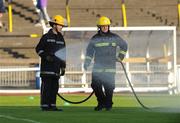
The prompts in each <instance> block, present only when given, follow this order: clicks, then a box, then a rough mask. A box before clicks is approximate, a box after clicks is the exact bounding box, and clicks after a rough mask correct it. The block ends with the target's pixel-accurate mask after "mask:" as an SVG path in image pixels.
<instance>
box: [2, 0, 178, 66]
mask: <svg viewBox="0 0 180 123" xmlns="http://www.w3.org/2000/svg"><path fill="white" fill-rule="evenodd" d="M5 2H6V7H7V2H8V0H5ZM65 5H66V0H50V1H49V2H48V13H49V15H50V17H52V16H53V15H55V14H61V15H63V16H64V17H65V16H66V11H65ZM125 5H126V10H127V21H128V26H178V17H177V15H178V13H177V0H171V1H169V0H143V1H140V0H125ZM12 7H13V32H12V33H9V32H8V27H7V26H8V13H7V12H6V14H5V15H4V19H3V20H4V22H5V28H3V29H1V30H0V35H7V37H3V38H1V39H0V43H1V45H0V55H1V58H6V59H8V60H9V59H13V58H14V59H17V58H21V59H24V60H28V59H29V61H31V60H30V59H38V56H37V55H36V54H35V52H34V50H33V49H34V47H35V46H36V44H37V42H38V41H39V39H38V38H29V37H10V36H9V37H8V35H28V34H32V33H36V34H39V35H41V34H42V29H41V27H35V26H34V24H35V23H36V22H37V19H38V15H37V12H36V7H35V6H34V4H33V1H32V0H13V1H12ZM69 7H70V17H71V26H72V27H84V26H86V27H91V26H95V25H96V20H97V18H98V17H99V16H101V15H105V16H108V17H110V18H111V21H112V26H122V13H121V1H120V0H112V1H107V0H91V1H89V0H75V1H74V0H70V2H69ZM178 35H179V34H178ZM178 37H179V36H178ZM179 45H180V44H179V41H178V47H179ZM30 51H31V52H30ZM178 51H179V49H178ZM179 54H180V53H179V52H178V56H180V55H179ZM32 61H34V60H32ZM35 61H36V62H38V60H35ZM178 62H179V63H180V60H179V59H178ZM5 63H8V62H6V60H5ZM26 63H27V62H26ZM30 64H32V63H31V62H30ZM33 64H35V63H33Z"/></svg>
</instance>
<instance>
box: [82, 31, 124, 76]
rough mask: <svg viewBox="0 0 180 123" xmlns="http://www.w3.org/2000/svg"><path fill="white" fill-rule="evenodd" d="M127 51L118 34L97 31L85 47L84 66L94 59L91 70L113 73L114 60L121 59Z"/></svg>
mask: <svg viewBox="0 0 180 123" xmlns="http://www.w3.org/2000/svg"><path fill="white" fill-rule="evenodd" d="M126 51H127V43H126V42H125V41H124V40H123V39H122V38H120V37H119V36H118V35H116V34H114V33H112V32H110V31H109V32H108V33H103V32H101V31H98V33H97V34H95V35H94V36H93V37H92V38H91V40H90V42H89V44H88V47H87V49H86V58H85V63H84V68H85V69H86V68H87V67H88V66H89V65H90V63H91V61H92V60H94V67H93V72H111V73H115V71H116V70H115V68H116V61H117V60H121V61H122V60H123V59H124V56H125V54H126Z"/></svg>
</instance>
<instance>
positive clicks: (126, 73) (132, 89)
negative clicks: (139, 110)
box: [120, 61, 149, 109]
mask: <svg viewBox="0 0 180 123" xmlns="http://www.w3.org/2000/svg"><path fill="white" fill-rule="evenodd" d="M120 63H121V65H122V68H123V70H124V73H125V76H126V79H127V80H128V83H129V86H130V87H131V90H132V92H133V94H134V96H135V98H136V100H137V101H138V103H139V104H140V105H141V106H142V107H143V108H144V109H149V108H148V107H146V106H145V105H144V104H143V103H142V102H141V101H140V100H139V98H138V96H137V95H136V92H135V91H134V88H133V86H132V84H131V82H130V80H129V77H128V75H127V72H126V69H125V67H124V64H123V63H122V62H121V61H120Z"/></svg>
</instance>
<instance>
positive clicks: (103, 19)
mask: <svg viewBox="0 0 180 123" xmlns="http://www.w3.org/2000/svg"><path fill="white" fill-rule="evenodd" d="M110 24H111V21H110V19H109V18H108V17H105V16H101V17H100V18H99V20H98V21H97V26H105V25H110Z"/></svg>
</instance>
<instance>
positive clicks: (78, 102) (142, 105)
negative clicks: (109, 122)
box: [57, 61, 149, 109]
mask: <svg viewBox="0 0 180 123" xmlns="http://www.w3.org/2000/svg"><path fill="white" fill-rule="evenodd" d="M120 63H121V65H122V68H123V70H124V73H125V76H126V79H127V80H128V83H129V86H130V87H131V90H132V92H133V94H134V96H135V98H136V100H137V102H138V103H139V104H140V105H141V107H143V108H144V109H149V108H148V107H146V106H145V105H144V104H143V103H142V102H141V101H140V100H139V98H138V96H137V95H136V92H135V91H134V88H133V86H132V84H131V82H130V80H129V77H128V75H127V72H126V69H125V67H124V64H123V63H122V62H121V61H120ZM93 94H94V91H93V92H92V93H91V94H90V95H89V96H88V97H87V98H85V99H83V100H81V101H77V102H74V101H70V100H67V99H65V98H64V97H63V96H61V95H60V94H59V93H57V95H58V96H59V97H60V98H61V99H62V100H64V101H66V102H68V103H72V104H80V103H83V102H85V101H87V100H88V99H89V98H90V97H91V96H92V95H93Z"/></svg>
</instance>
